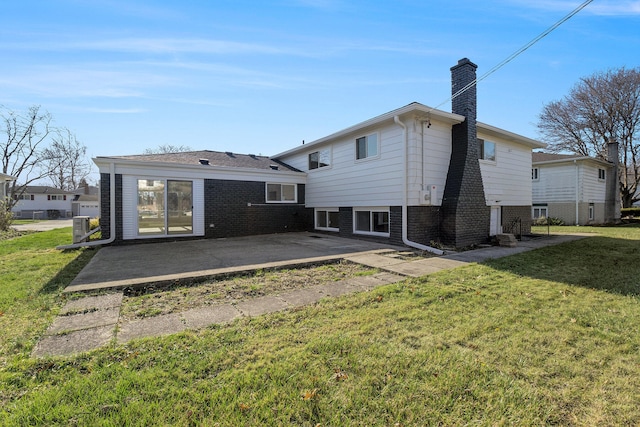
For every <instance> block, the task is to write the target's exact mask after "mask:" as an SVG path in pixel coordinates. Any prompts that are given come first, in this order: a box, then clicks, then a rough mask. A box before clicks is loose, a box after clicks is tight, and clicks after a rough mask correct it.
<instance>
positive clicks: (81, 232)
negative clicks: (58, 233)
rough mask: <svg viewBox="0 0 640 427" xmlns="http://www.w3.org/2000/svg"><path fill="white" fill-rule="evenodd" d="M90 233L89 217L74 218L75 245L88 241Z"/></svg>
mask: <svg viewBox="0 0 640 427" xmlns="http://www.w3.org/2000/svg"><path fill="white" fill-rule="evenodd" d="M88 233H89V217H88V216H74V217H73V243H82V242H84V241H85V240H86V237H85V238H83V236H86V235H87V234H88Z"/></svg>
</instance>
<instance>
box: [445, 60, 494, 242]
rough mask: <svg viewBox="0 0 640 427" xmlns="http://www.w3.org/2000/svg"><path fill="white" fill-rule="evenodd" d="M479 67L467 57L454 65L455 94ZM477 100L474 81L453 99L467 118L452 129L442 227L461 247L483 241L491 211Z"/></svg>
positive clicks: (447, 237) (455, 108)
mask: <svg viewBox="0 0 640 427" xmlns="http://www.w3.org/2000/svg"><path fill="white" fill-rule="evenodd" d="M477 68H478V66H477V65H476V64H474V63H473V62H471V61H469V60H468V59H467V58H464V59H461V60H460V61H458V64H457V65H455V66H454V67H452V68H451V93H452V95H456V94H457V92H459V91H460V90H461V89H462V88H464V87H466V86H467V85H469V84H470V83H472V82H474V81H475V79H476V69H477ZM476 101H477V99H476V85H475V84H473V85H471V86H470V87H469V88H468V89H466V90H465V91H464V92H462V93H460V94H457V95H456V96H455V98H454V99H453V100H452V102H451V105H452V110H453V113H455V114H460V115H462V116H465V118H466V119H465V121H464V122H462V123H460V124H457V125H454V126H453V128H452V130H451V160H450V162H449V171H448V172H447V183H446V185H445V188H444V194H443V200H442V216H441V218H442V221H441V224H440V227H441V236H442V240H443V243H445V244H447V245H453V246H455V247H458V248H462V247H467V246H471V245H474V244H479V243H484V242H486V241H487V239H488V237H489V223H490V215H491V210H490V208H489V207H488V206H487V203H486V200H485V198H484V186H483V184H482V176H481V174H480V163H479V161H478V153H479V147H478V137H477V131H476V104H477V102H476Z"/></svg>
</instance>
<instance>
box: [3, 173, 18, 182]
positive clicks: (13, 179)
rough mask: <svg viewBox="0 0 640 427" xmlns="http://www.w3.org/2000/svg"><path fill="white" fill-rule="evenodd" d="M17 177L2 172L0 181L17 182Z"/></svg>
mask: <svg viewBox="0 0 640 427" xmlns="http://www.w3.org/2000/svg"><path fill="white" fill-rule="evenodd" d="M15 180H16V177H15V176H11V175H7V174H6V173H2V172H0V181H5V182H6V181H15Z"/></svg>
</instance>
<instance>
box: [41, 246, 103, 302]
mask: <svg viewBox="0 0 640 427" xmlns="http://www.w3.org/2000/svg"><path fill="white" fill-rule="evenodd" d="M96 253H98V249H94V248H87V249H83V250H82V251H79V252H78V255H77V256H76V257H75V258H74V259H73V260H71V261H70V262H69V263H68V264H67V265H65V266H64V267H63V268H62V269H60V271H59V272H58V274H56V275H55V276H54V277H53V278H52V279H51V280H49V281H48V282H47V283H46V284H45V285H44V286H43V287H42V288H41V289H40V291H38V292H39V293H41V294H49V293H54V292H58V291H59V290H61V289H64V288H66V287H67V286H69V284H70V283H71V281H72V280H73V279H75V277H76V276H77V275H78V273H80V271H81V270H82V269H83V268H84V267H85V266H86V265H87V264H88V263H89V261H91V258H93V256H94V255H95V254H96Z"/></svg>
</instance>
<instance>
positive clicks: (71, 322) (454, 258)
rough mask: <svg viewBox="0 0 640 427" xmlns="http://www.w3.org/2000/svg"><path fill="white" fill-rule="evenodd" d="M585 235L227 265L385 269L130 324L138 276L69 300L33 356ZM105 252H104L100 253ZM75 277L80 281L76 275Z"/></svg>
mask: <svg viewBox="0 0 640 427" xmlns="http://www.w3.org/2000/svg"><path fill="white" fill-rule="evenodd" d="M585 236H586V235H558V236H550V237H545V238H539V239H534V240H529V241H523V242H519V243H518V246H517V247H516V248H505V247H494V246H492V247H487V248H482V249H477V250H473V251H466V252H461V253H455V254H451V255H445V256H442V257H432V258H422V257H407V256H405V255H403V252H402V251H406V248H391V247H390V248H386V249H385V248H377V249H372V250H368V251H360V252H349V251H347V252H346V253H345V248H344V245H343V246H342V251H338V252H340V253H339V254H331V255H325V256H324V257H319V256H316V257H311V258H291V259H289V260H288V261H285V260H278V261H272V262H268V263H261V264H247V265H244V266H242V265H237V266H226V267H224V268H221V269H219V270H218V273H217V274H223V273H224V274H228V273H229V272H240V271H250V270H256V269H260V268H263V269H264V268H274V267H284V266H298V265H304V264H310V263H314V262H327V261H329V260H333V259H346V260H348V261H351V262H355V263H359V264H363V265H366V266H370V267H375V268H378V269H380V270H383V272H381V273H378V274H375V275H373V276H364V277H356V278H352V279H347V280H343V281H341V282H335V283H330V284H325V285H319V286H313V287H309V288H304V289H297V290H292V291H287V292H281V293H277V294H273V295H267V296H262V297H257V298H254V299H250V300H246V301H242V302H240V303H238V304H221V305H213V306H205V307H199V308H195V309H191V310H187V311H184V312H181V313H173V314H168V315H161V316H155V317H151V318H148V319H143V320H136V321H129V322H124V321H120V319H119V313H120V306H121V304H122V298H123V294H122V291H118V290H117V289H118V288H121V287H122V286H129V285H131V284H138V285H139V284H140V283H142V282H143V280H142V278H136V279H135V280H133V282H135V283H129V282H128V281H127V279H122V280H120V281H117V280H116V281H114V280H111V281H107V282H100V283H102V284H103V285H104V284H111V285H116V286H115V288H114V289H116V290H113V289H112V292H111V293H108V294H105V295H100V296H89V297H84V298H80V299H77V300H73V301H70V302H68V303H67V304H66V305H65V307H64V308H63V309H62V311H61V313H60V315H59V316H58V317H57V318H56V319H55V321H54V322H53V323H52V325H51V326H50V327H49V329H48V330H47V331H46V333H45V336H44V337H43V338H42V339H41V340H40V342H38V344H37V345H36V347H35V348H34V351H33V356H35V357H43V356H66V355H71V354H75V353H80V352H85V351H89V350H93V349H96V348H98V347H101V346H104V345H107V344H109V343H111V342H114V341H115V342H117V343H118V344H123V343H126V342H127V341H129V340H132V339H136V338H142V337H153V336H161V335H167V334H173V333H177V332H181V331H184V330H186V329H199V328H203V327H207V326H209V325H212V324H222V323H228V322H232V321H233V320H235V319H237V318H239V317H242V316H246V317H253V316H260V315H262V314H266V313H272V312H276V311H282V310H287V309H291V308H295V307H301V306H305V305H310V304H314V303H316V302H318V301H320V300H321V299H323V298H327V297H336V296H340V295H344V294H349V293H353V292H362V291H369V290H372V289H374V288H376V287H377V286H382V285H387V284H391V283H395V282H398V281H401V280H403V279H404V278H405V277H420V276H424V275H428V274H433V273H436V272H438V271H441V270H445V269H452V268H456V267H460V266H463V265H466V264H469V263H472V262H483V261H486V260H488V259H494V258H501V257H505V256H509V255H514V254H517V253H521V252H525V251H530V250H533V249H537V248H541V247H545V246H549V245H556V244H560V243H564V242H568V241H573V240H577V239H580V238H583V237H585ZM287 237H291V236H287ZM299 237H300V236H299ZM342 240H347V239H342ZM340 241H341V240H340V239H338V240H337V242H340ZM333 243H334V244H335V243H336V240H333ZM342 243H345V242H342ZM353 245H354V247H357V248H362V246H360V245H361V242H358V241H355V242H354V243H353ZM139 246H145V245H138V249H142V248H139ZM347 246H349V245H347ZM331 247H334V246H332V245H329V246H327V249H329V248H331ZM105 249H109V248H105ZM103 250H104V249H102V250H101V251H103ZM245 251H246V247H245ZM96 256H97V255H96ZM94 259H95V257H94ZM287 262H288V264H287ZM116 265H117V264H116ZM87 267H89V266H87ZM230 269H231V270H230ZM222 272H223V273H222ZM195 273H198V274H204V276H206V277H210V276H215V275H216V271H215V269H206V270H197V271H196V272H193V271H191V272H183V273H176V274H177V276H175V275H168V276H171V277H173V278H174V279H175V278H184V277H187V278H193V277H195ZM178 276H179V277H178ZM78 277H80V275H79V276H78ZM152 279H153V280H156V282H157V281H160V282H164V281H165V280H172V279H169V278H168V277H167V275H156V276H151V277H147V282H145V283H151V282H149V280H152ZM74 282H75V281H74ZM125 282H127V283H129V285H126V284H125ZM71 287H72V288H73V289H74V291H78V290H82V288H86V289H104V288H105V286H96V282H94V283H93V284H89V285H88V286H87V284H86V283H85V284H84V285H78V284H76V285H73V284H72V286H71Z"/></svg>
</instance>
